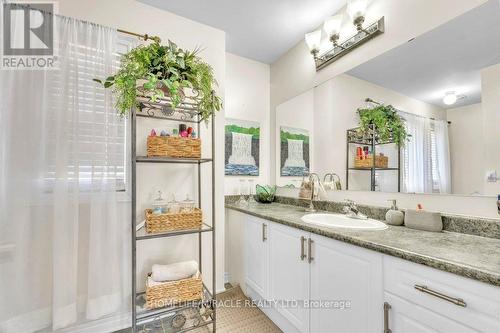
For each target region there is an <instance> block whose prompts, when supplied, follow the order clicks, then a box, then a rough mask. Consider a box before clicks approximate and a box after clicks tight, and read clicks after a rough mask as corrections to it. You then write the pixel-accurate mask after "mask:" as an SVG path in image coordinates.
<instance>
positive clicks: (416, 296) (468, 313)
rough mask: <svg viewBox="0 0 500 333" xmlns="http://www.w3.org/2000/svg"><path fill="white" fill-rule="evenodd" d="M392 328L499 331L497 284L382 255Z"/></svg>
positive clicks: (389, 318) (499, 289) (424, 330)
mask: <svg viewBox="0 0 500 333" xmlns="http://www.w3.org/2000/svg"><path fill="white" fill-rule="evenodd" d="M384 289H385V302H387V303H388V304H390V306H391V308H390V309H389V310H388V323H387V325H388V328H389V329H391V330H392V332H397V333H399V332H403V333H406V332H412V333H413V332H442V333H448V332H484V333H496V332H500V288H498V287H495V286H492V285H488V284H485V283H481V282H478V281H474V280H471V279H467V278H464V277H461V276H457V275H455V274H451V273H448V272H443V271H440V270H436V269H433V268H429V267H426V266H423V265H419V264H415V263H412V262H409V261H406V260H401V259H397V258H394V257H389V256H385V257H384Z"/></svg>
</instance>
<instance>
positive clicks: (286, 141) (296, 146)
mask: <svg viewBox="0 0 500 333" xmlns="http://www.w3.org/2000/svg"><path fill="white" fill-rule="evenodd" d="M280 147H281V149H280V152H281V154H280V155H281V172H280V174H281V176H282V177H287V176H288V177H302V176H305V175H308V174H309V131H308V130H305V129H299V128H291V127H284V126H282V127H280Z"/></svg>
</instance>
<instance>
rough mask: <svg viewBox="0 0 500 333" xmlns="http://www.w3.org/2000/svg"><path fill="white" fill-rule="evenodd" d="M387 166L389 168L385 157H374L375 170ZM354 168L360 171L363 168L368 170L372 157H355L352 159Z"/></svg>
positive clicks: (387, 159)
mask: <svg viewBox="0 0 500 333" xmlns="http://www.w3.org/2000/svg"><path fill="white" fill-rule="evenodd" d="M388 166H389V158H388V157H387V156H383V155H377V156H375V168H381V169H385V168H387V167H388ZM354 167H355V168H360V169H363V168H366V169H369V168H371V167H373V156H368V157H364V158H361V157H359V156H356V158H355V159H354Z"/></svg>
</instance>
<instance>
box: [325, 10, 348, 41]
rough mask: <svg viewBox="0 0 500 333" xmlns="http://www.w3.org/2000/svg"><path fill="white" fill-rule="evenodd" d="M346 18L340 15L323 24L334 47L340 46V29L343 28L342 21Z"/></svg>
mask: <svg viewBox="0 0 500 333" xmlns="http://www.w3.org/2000/svg"><path fill="white" fill-rule="evenodd" d="M343 18H344V15H343V14H338V15H334V16H331V17H329V18H327V19H326V20H325V23H324V24H323V29H324V30H325V32H326V34H327V35H328V39H329V40H330V42H332V43H333V45H334V46H337V45H338V41H339V38H340V27H341V26H342V20H343Z"/></svg>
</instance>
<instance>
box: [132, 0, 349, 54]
mask: <svg viewBox="0 0 500 333" xmlns="http://www.w3.org/2000/svg"><path fill="white" fill-rule="evenodd" d="M138 1H140V2H143V3H146V4H149V5H152V6H155V7H157V8H161V9H164V10H167V11H169V12H172V13H174V14H177V15H179V16H183V17H186V18H189V19H191V20H194V21H197V22H201V23H204V24H206V25H209V26H212V27H215V28H218V29H220V30H224V31H225V32H226V49H227V51H228V52H231V53H234V54H237V55H240V56H243V57H246V58H250V59H254V60H257V61H261V62H264V63H272V62H274V61H276V60H277V59H278V58H279V57H280V56H281V55H283V54H284V53H286V52H287V51H288V50H289V49H291V48H292V47H293V46H295V45H296V44H297V43H298V42H299V41H300V40H301V39H303V38H304V34H305V33H307V32H310V31H312V30H314V29H315V28H317V27H318V26H319V25H321V23H322V22H323V21H324V19H325V18H326V17H328V16H330V15H332V14H334V13H335V12H337V11H338V10H339V9H340V8H342V7H343V6H344V5H345V4H346V2H347V0H251V1H248V0H138Z"/></svg>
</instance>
